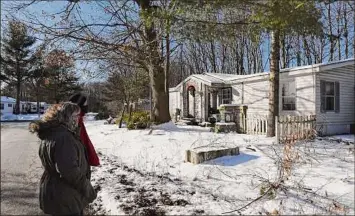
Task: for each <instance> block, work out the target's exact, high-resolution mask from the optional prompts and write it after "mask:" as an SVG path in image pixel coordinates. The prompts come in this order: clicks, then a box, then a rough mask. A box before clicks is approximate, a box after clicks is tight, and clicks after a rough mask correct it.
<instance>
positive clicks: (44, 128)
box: [29, 120, 65, 140]
mask: <svg viewBox="0 0 355 216" xmlns="http://www.w3.org/2000/svg"><path fill="white" fill-rule="evenodd" d="M61 126H63V127H65V126H64V125H63V124H60V123H59V122H58V121H48V122H45V121H42V120H39V121H34V122H31V123H30V125H29V130H30V132H31V133H35V134H37V136H38V138H40V139H41V140H43V139H45V138H46V137H48V136H49V135H50V134H52V133H53V132H56V131H58V129H59V127H61Z"/></svg>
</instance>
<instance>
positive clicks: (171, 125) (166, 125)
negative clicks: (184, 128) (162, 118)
mask: <svg viewBox="0 0 355 216" xmlns="http://www.w3.org/2000/svg"><path fill="white" fill-rule="evenodd" d="M152 128H153V129H158V130H165V131H178V130H180V129H179V128H178V127H177V126H176V125H175V124H174V123H173V122H172V121H169V122H167V123H164V124H160V125H154V126H152Z"/></svg>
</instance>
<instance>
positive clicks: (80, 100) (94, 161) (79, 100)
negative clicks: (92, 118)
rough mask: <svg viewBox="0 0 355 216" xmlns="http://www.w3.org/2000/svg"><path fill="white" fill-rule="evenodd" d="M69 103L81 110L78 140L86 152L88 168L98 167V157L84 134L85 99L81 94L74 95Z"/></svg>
mask: <svg viewBox="0 0 355 216" xmlns="http://www.w3.org/2000/svg"><path fill="white" fill-rule="evenodd" d="M69 101H70V102H72V103H75V104H77V105H79V107H80V109H81V112H80V118H79V128H80V131H79V133H80V139H81V141H82V143H83V144H84V145H85V147H86V149H87V151H88V156H89V164H90V166H99V165H100V161H99V157H98V156H97V154H96V151H95V148H94V146H93V144H92V143H91V140H90V138H89V136H88V134H87V132H86V128H85V125H84V120H83V118H84V116H85V114H86V113H87V112H88V105H87V99H86V97H85V96H84V95H83V94H80V93H76V94H74V95H72V96H71V97H70V98H69Z"/></svg>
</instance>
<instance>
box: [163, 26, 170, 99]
mask: <svg viewBox="0 0 355 216" xmlns="http://www.w3.org/2000/svg"><path fill="white" fill-rule="evenodd" d="M166 30H167V31H166V35H165V42H166V50H165V53H166V54H165V55H166V56H165V68H164V69H165V71H164V73H165V92H166V93H167V95H168V101H169V74H170V23H168V25H167V29H166Z"/></svg>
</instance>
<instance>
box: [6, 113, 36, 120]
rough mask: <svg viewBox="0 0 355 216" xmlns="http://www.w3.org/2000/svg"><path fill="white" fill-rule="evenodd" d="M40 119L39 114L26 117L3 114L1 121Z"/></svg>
mask: <svg viewBox="0 0 355 216" xmlns="http://www.w3.org/2000/svg"><path fill="white" fill-rule="evenodd" d="M40 116H42V115H40ZM38 119H40V118H39V117H38V114H25V115H14V114H2V115H1V121H33V120H38Z"/></svg>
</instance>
